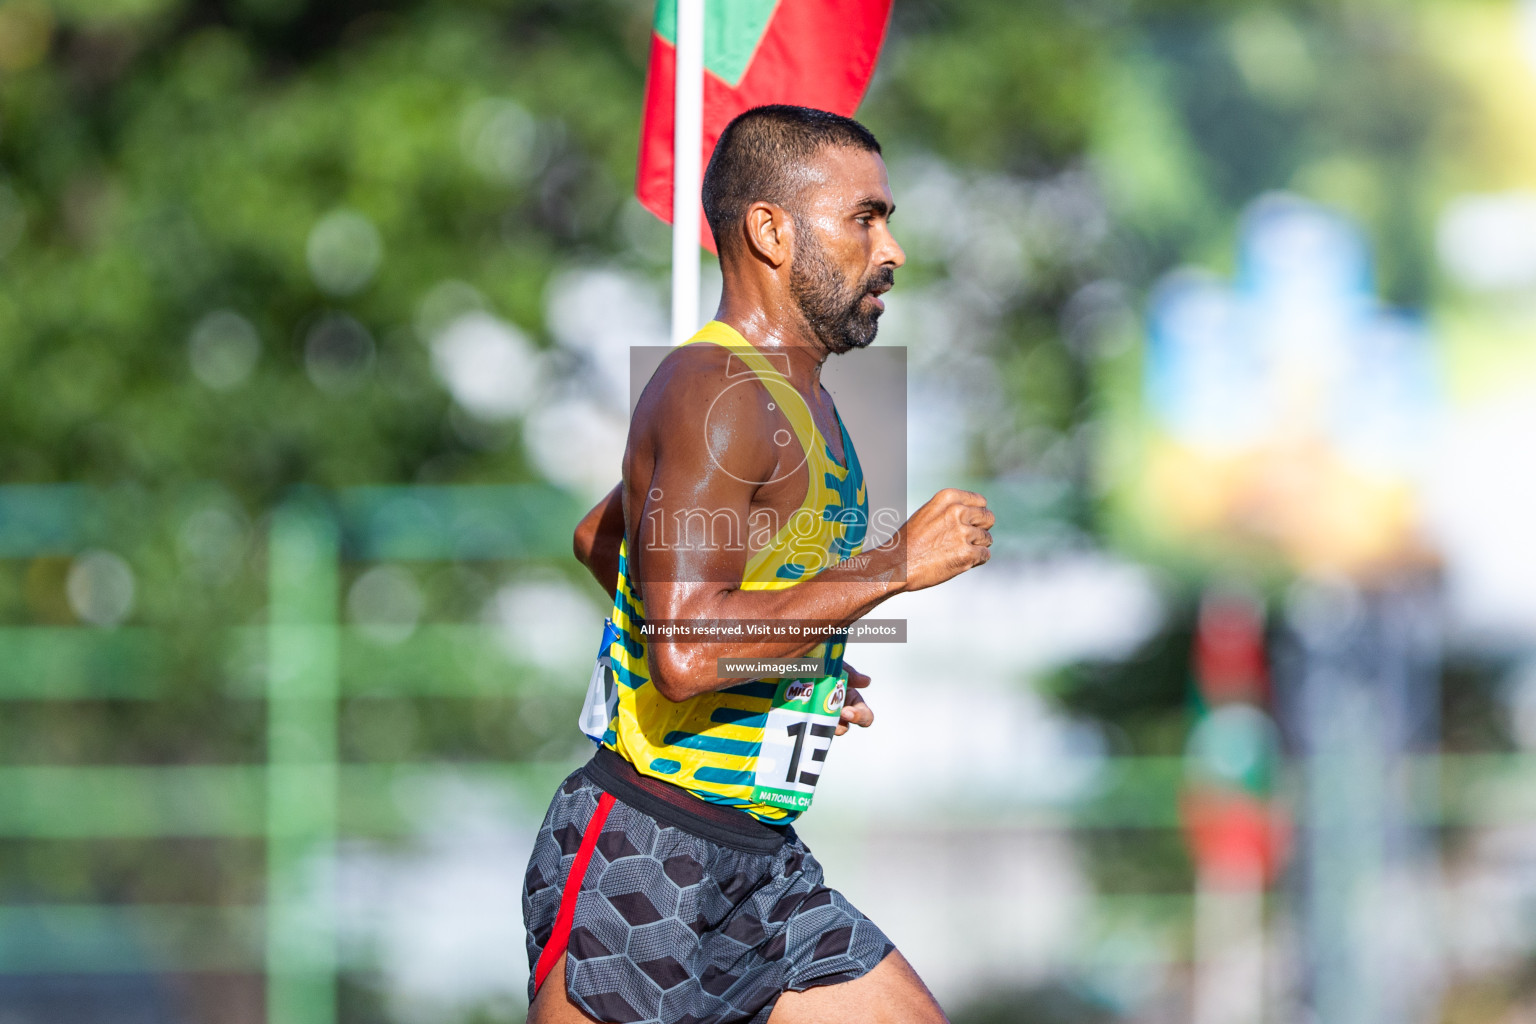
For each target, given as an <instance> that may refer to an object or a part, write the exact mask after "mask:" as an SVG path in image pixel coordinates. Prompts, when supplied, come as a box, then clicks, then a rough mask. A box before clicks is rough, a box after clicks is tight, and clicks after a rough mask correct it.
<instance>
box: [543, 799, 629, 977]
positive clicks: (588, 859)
mask: <svg viewBox="0 0 1536 1024" xmlns="http://www.w3.org/2000/svg"><path fill="white" fill-rule="evenodd" d="M612 808H613V794H612V793H604V794H603V795H602V796H600V797H598V798H597V810H595V811H593V812H592V820H591V821H589V822H587V830H586V831H585V832H583V833H582V834H581V846H580V847H578V848H577V850H576V859H575V860H573V861H571V872H570V874H568V875H566V876H565V890H564V891H563V892H562V893H561V894H560V913H559V914H558V915H556V917H555V930H554V931H552V932H550V933H549V941H548V942H546V943H545V944H544V952H542V953H540V954H539V962H538V964H537V965H535V966H534V968H533V994H534V995H538V994H539V989H540V988H541V987H543V985H544V979H545V977H547V976H548V975H549V972H550V971H551V970H553V969H554V966H555V961H557V960H559V959H560V957H561V956H563V955H564V954H565V947H566V945H567V944H568V943H569V942H570V941H571V921H572V920H573V919H574V918H575V917H576V897H577V896H579V895H581V883H582V881H583V880H584V879H585V878H586V877H587V865H589V864H591V863H592V851H593V850H595V849H597V837H598V835H599V834H600V833H601V832H602V831H603V822H605V821H607V820H608V812H609V810H611V809H612Z"/></svg>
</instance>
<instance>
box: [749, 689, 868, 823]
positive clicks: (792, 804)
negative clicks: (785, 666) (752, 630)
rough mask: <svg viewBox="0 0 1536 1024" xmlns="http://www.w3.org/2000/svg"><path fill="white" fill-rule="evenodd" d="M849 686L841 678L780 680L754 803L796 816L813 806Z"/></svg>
mask: <svg viewBox="0 0 1536 1024" xmlns="http://www.w3.org/2000/svg"><path fill="white" fill-rule="evenodd" d="M847 687H848V683H847V680H846V679H845V678H843V677H841V676H824V677H822V678H821V679H783V680H780V681H779V690H778V693H776V694H775V695H774V698H773V707H772V708H771V709H770V710H769V712H768V721H767V723H766V724H765V726H764V728H763V743H762V748H761V750H760V751H759V752H758V755H757V771H756V774H755V777H754V779H753V787H752V800H753V802H755V803H761V804H769V805H771V806H774V807H783V808H785V809H787V810H792V811H803V810H805V809H806V808H808V807H810V806H811V798H812V797H813V796H814V795H815V792H816V783H817V782H819V781H820V780H821V769H822V765H823V764H824V763H825V761H826V759H827V751H828V750H829V749H831V747H832V737H833V736H835V735H836V734H837V721H838V713H839V712H840V711H842V709H843V700H844V699H845V697H846V696H847V692H848V690H847Z"/></svg>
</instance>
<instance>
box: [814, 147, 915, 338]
mask: <svg viewBox="0 0 1536 1024" xmlns="http://www.w3.org/2000/svg"><path fill="white" fill-rule="evenodd" d="M807 170H808V172H809V174H808V180H807V183H806V185H805V186H804V188H803V189H802V190H801V193H800V196H799V202H798V203H797V204H796V207H797V208H796V210H795V211H794V213H793V216H794V222H795V249H794V255H793V256H792V257H791V258H790V266H789V288H790V295H791V296H792V297H793V298H794V300H795V303H796V305H798V306H799V308H800V313H801V315H802V316H804V317H805V321H806V323H807V324H809V325H810V328H811V330H812V331H813V332H814V333H815V335H816V336H817V338H818V339H819V340H820V341H821V342H822V344H824V345H826V346H827V349H828V350H829V351H831V352H837V353H842V352H848V351H851V350H852V349H856V348H864V347H865V346H867V345H868V344H869V343H870V342H872V341H874V340H875V332H876V330H878V329H879V319H880V314H881V313H883V312H885V303H884V302H882V301H881V299H880V295H881V294H882V293H883V292H886V291H889V290H890V288H891V286H892V284H894V283H895V272H896V268H897V267H899V266H901V265H902V264H903V263H905V262H906V259H907V257H906V254H905V253H903V252H902V251H901V246H899V245H897V244H896V239H895V238H893V237H891V231H890V224H889V221H890V216H891V214H892V213H893V212H894V211H895V209H896V203H895V201H894V200H893V199H892V198H891V185H890V182H889V180H888V179H887V178H886V173H885V161H884V160H882V159H880V156H879V154H877V153H870V152H866V151H864V150H861V149H854V148H851V147H847V146H828V147H827V148H826V149H823V150H822V151H821V152H820V153H819V154H817V156H816V159H815V160H814V161H812V163H811V165H810V166H809V167H808V169H807Z"/></svg>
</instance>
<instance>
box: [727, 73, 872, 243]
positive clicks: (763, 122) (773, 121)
mask: <svg viewBox="0 0 1536 1024" xmlns="http://www.w3.org/2000/svg"><path fill="white" fill-rule="evenodd" d="M828 146H852V147H853V148H854V149H862V150H864V151H866V152H870V153H879V152H880V143H879V142H877V141H876V140H875V137H874V136H873V135H872V134H870V131H869V129H868V128H865V127H864V126H863V125H861V124H859V122H857V121H855V120H854V119H853V118H851V117H843V116H842V115H841V114H833V113H829V112H827V111H825V110H816V109H814V108H812V107H793V106H789V105H787V104H779V103H776V104H773V105H771V106H766V107H753V108H752V109H751V110H748V111H745V112H744V113H741V114H738V115H736V117H735V118H733V119H732V121H731V123H730V124H728V125H726V126H725V131H723V132H721V133H720V141H719V142H717V143H715V152H714V154H713V155H712V156H710V158H709V167H708V168H706V169H705V171H704V190H703V195H704V217H705V219H706V220H708V221H709V230H710V233H711V234H713V235H714V236H715V248H716V249H719V250H721V252H722V255H723V253H724V249H725V247H726V245H727V244H728V239H729V238H730V235H731V229H732V228H733V227H734V226H735V225H736V224H737V223H738V222H739V221H740V220H741V218H742V217H743V216H744V215H745V214H746V212H747V207H748V206H751V205H752V204H753V203H755V202H759V201H764V202H769V203H776V204H777V205H779V206H783V207H786V208H788V207H790V206H791V204H793V202H794V199H795V194H796V192H797V191H798V189H799V185H800V182H799V177H798V175H797V174H796V173H795V171H796V169H798V168H799V167H801V166H803V165H804V164H805V163H806V161H808V160H810V159H811V158H812V157H813V156H815V155H816V154H817V153H819V152H821V151H822V150H823V149H825V148H826V147H828ZM791 212H792V213H793V210H791Z"/></svg>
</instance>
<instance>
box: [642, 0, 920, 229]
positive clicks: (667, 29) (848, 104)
mask: <svg viewBox="0 0 1536 1024" xmlns="http://www.w3.org/2000/svg"><path fill="white" fill-rule="evenodd" d="M890 17H891V0H705V3H704V136H703V139H702V144H703V151H704V160H703V164H702V166H705V167H708V166H709V156H710V154H711V153H713V152H714V151H715V140H717V139H718V138H720V133H721V132H722V131H724V130H725V126H726V125H727V124H729V123H730V121H731V118H733V117H735V116H736V115H737V114H740V113H741V112H742V111H744V110H749V109H751V108H752V107H760V106H763V105H764V104H767V103H793V104H795V105H797V106H802V107H816V108H817V109H820V110H830V111H832V112H833V113H835V114H843V115H845V116H851V115H852V114H853V112H854V110H855V109H857V108H858V105H859V100H861V99H863V97H864V90H865V89H867V88H868V87H869V77H870V75H872V74H873V73H874V70H875V61H876V60H877V59H878V58H879V56H880V44H881V43H882V42H884V40H885V29H886V25H887V24H888V23H889V22H890ZM676 43H677V0H659V2H658V3H657V4H656V23H655V26H654V29H653V31H652V34H651V63H650V71H649V73H648V75H647V77H646V83H645V116H644V118H643V119H642V120H641V123H640V170H639V174H638V175H637V176H636V179H635V194H636V195H637V196H639V197H640V202H641V204H642V205H644V206H645V208H646V209H647V210H650V211H651V212H652V213H654V214H655V215H656V216H658V217H660V218H661V219H662V220H664V221H666V222H667V223H669V224H670V223H671V222H672V125H673V116H672V115H673V81H674V79H675V76H676V73H677V50H676ZM701 241H702V242H703V244H704V246H705V247H706V248H708V249H709V250H711V251H713V250H714V248H715V246H714V240H713V239H711V238H710V235H709V225H708V223H703V224H702V239H701Z"/></svg>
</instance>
